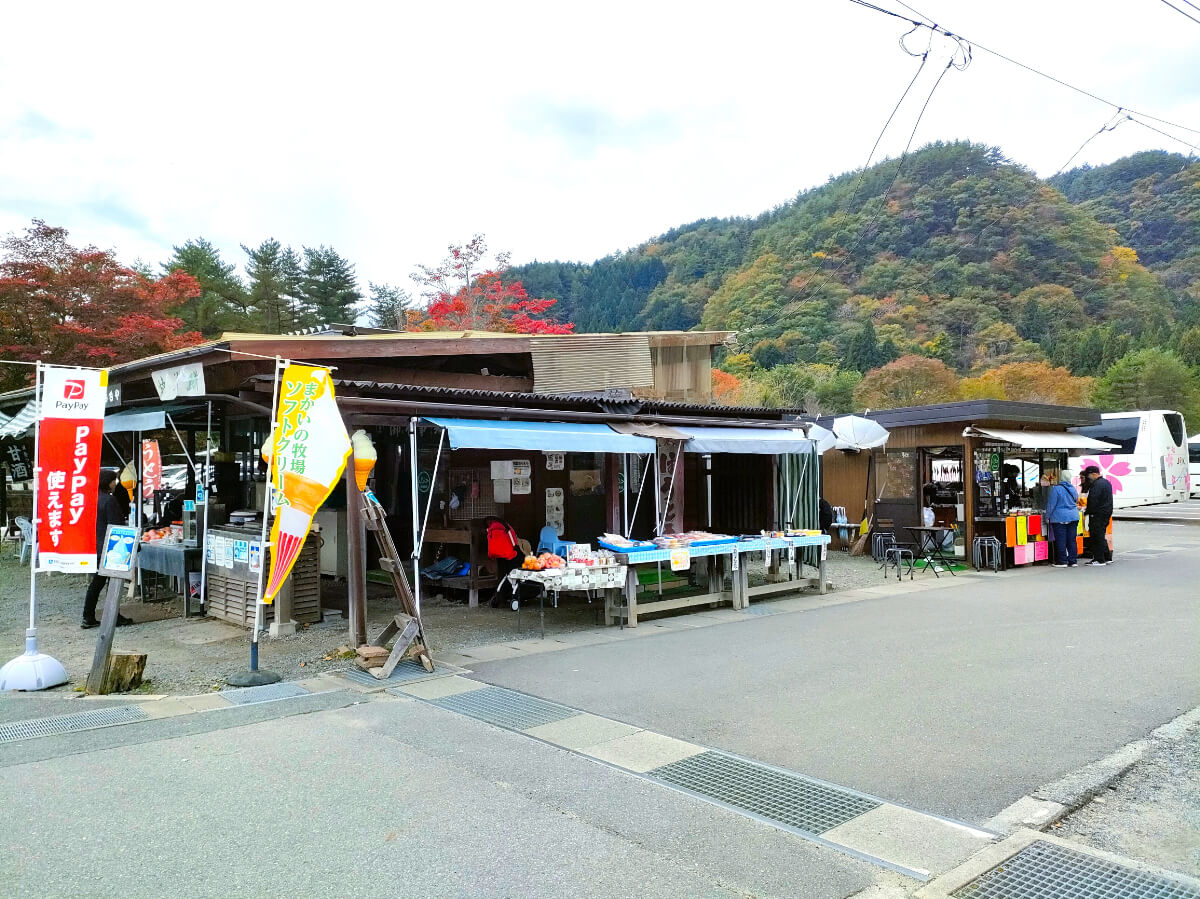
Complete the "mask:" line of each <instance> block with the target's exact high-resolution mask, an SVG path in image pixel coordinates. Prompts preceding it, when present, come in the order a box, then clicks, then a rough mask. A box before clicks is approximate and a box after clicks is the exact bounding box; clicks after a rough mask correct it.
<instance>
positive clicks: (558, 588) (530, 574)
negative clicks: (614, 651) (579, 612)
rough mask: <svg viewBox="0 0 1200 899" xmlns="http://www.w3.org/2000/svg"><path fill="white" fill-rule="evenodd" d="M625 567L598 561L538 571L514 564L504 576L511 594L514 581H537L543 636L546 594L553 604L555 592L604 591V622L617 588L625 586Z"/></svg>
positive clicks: (616, 603) (615, 601)
mask: <svg viewBox="0 0 1200 899" xmlns="http://www.w3.org/2000/svg"><path fill="white" fill-rule="evenodd" d="M627 576H628V568H627V567H626V566H625V565H602V566H596V567H583V568H581V567H575V566H570V567H567V568H547V569H544V570H542V571H527V570H525V569H523V568H514V569H513V570H512V571H510V572H509V573H508V580H509V582H510V583H511V584H512V587H513V596H514V597H515V596H517V589H516V588H517V585H518V584H523V583H524V584H541V585H542V588H543V590H542V594H541V597H540V600H539V602H540V606H539V612H540V615H541V625H542V638H543V639H544V638H545V636H546V594H547V593H550V594H552V595H553V597H554V606H555V608H557V607H558V594H559V593H576V592H582V593H590V592H591V591H593V590H603V591H604V619H605V623H606V624H607V623H608V620H609V618H610V617H612V614H613V613H612V610H613V609H614V608H617V607H619V605H620V603H619V600H620V597H621V591H622V590H624V589H625V579H626V577H627Z"/></svg>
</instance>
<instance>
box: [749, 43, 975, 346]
mask: <svg viewBox="0 0 1200 899" xmlns="http://www.w3.org/2000/svg"><path fill="white" fill-rule="evenodd" d="M951 39H952V40H954V41H955V42H956V43H957V44H958V47H957V48H956V49H955V51H954V53H953V54H951V56H950V59H949V61H948V62H947V63H946V65H945V67H944V68H943V69H942V71H941V74H939V75H938V77H937V80H936V81H935V82H934V83H933V87H932V88H930V90H929V94H928V95H927V96H926V97H925V102H924V103H923V104H922V106H921V111H920V112H919V113H918V114H917V120H916V121H915V122H913V127H912V131H910V132H909V134H908V142H907V143H906V144H905V145H904V151H903V152H902V153H901V154H900V159H899V160H898V162H897V164H896V171H895V173H894V174H893V175H892V180H891V182H890V183H889V184H888V186H887V189H886V190H884V192H883V195H882V196H881V197H880V198H879V208H878V209H877V210H876V211H875V215H874V217H873V218H872V219H871V221H870V222H869V223H868V224H867V226H866V227H865V228H863V229H862V230H861V231H859V233H858V238H857V239H856V240H855V241H854V243H853V244H852V245H851V247H850V249H849V250H847V251H846V252H845V254H844V255H843V258H842V261H841V263H840V264H839V265H838V266H837V268H835V269H834V270H833V271H832V272H828V273H825V272H819V273H818V276H819V278H820V280H819V281H818V280H816V278H814V280H813V281H810V282H809V284H808V285H806V287H805V290H804V292H803V294H801V295H800V296H799V297H797V298H796V299H794V300H792V301H791V302H790V303H789V304H788V306H796V305H799V304H800V303H804V302H805V301H807V300H808V299H810V298H811V297H812V296H813V294H815V293H816V292H817V291H818V290H819V289H821V288H823V287H825V285H827V284H828V283H829V282H830V280H832V278H833V277H834V276H836V275H838V274H840V273H841V271H842V270H843V269H844V268H845V267H846V265H847V263H848V262H850V261H851V260H852V259H853V258H854V253H855V251H857V250H858V248H859V246H861V245H862V242H863V241H864V240H866V239H867V236H868V235H869V234H870V233H872V231H873V230H874V228H875V226H876V225H877V224H879V220H880V218H882V217H883V213H884V211H885V210H886V209H887V201H888V196H889V195H890V194H891V192H892V188H894V187H895V186H896V182H897V181H899V180H900V174H901V173H902V172H903V170H904V163H905V162H906V161H907V160H908V153H909V150H910V149H911V148H912V144H913V139H914V138H915V137H916V135H917V128H918V127H919V126H920V124H921V120H922V119H923V118H924V117H925V111H926V110H927V109H929V103H930V101H931V100H932V99H933V95H934V94H935V93H937V89H938V86H939V85H941V83H942V79H943V78H945V77H946V73H947V72H949V71H950V70H951V69H959V70H960V71H961V70H962V69H965V68H966V67H967V66H968V65H970V64H971V52H970V47H969V46H966V45H964V42H963V41H962V40H960V39H958V38H955V37H953V36H952V37H951ZM901 47H902V48H903V49H904V50H905V52H907V53H909V54H910V55H916V54H913V53H912V51H910V50H908V48H907V47H904V44H903V39H901ZM928 55H929V51H928V50H927V51H926V52H925V53H924V54H923V55H922V59H921V67H922V68H923V67H924V65H925V60H926V58H927V57H928ZM960 56H961V58H960ZM920 71H921V70H920V69H918V70H917V74H918V75H919V74H920ZM915 81H916V76H913V81H911V82H909V85H908V88H905V94H907V93H908V90H909V89H910V88H911V87H912V85H913V83H914V82H915ZM900 99H901V102H903V100H904V97H903V96H901V98H900ZM899 107H900V104H899V103H897V104H896V108H897V109H899ZM892 115H893V116H894V115H895V110H893V111H892ZM888 122H889V123H890V122H891V117H890V116H889V118H888ZM884 128H885V130H886V128H887V126H886V125H885V126H884ZM882 136H883V135H882V132H881V133H880V137H881V138H882ZM875 145H876V146H878V145H879V139H876V141H875ZM871 152H872V154H874V149H872V151H871ZM865 174H866V172H865V170H864V172H863V173H861V174H860V176H859V179H860V181H861V179H862V176H863V175H865ZM856 187H857V185H856ZM782 312H783V310H778V311H776V312H775V314H774V315H771V316H768V317H766V318H765V319H764V320H763V321H761V322H759V326H760V327H761V326H763V325H767V324H773V323H774V322H776V321H778V319H779V316H780V315H781V314H782Z"/></svg>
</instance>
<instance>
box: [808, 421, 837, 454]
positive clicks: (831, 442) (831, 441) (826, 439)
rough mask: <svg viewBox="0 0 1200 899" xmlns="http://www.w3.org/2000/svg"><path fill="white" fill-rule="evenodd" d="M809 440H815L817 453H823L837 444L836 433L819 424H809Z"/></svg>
mask: <svg viewBox="0 0 1200 899" xmlns="http://www.w3.org/2000/svg"><path fill="white" fill-rule="evenodd" d="M807 437H808V439H809V440H815V441H816V442H817V453H818V454H821V455H823V454H824V453H826V452H828V451H829V450H831V449H833V448H834V447H835V446H836V445H837V434H835V433H833V431H831V430H829V429H828V428H823V427H821V426H820V425H811V426H810V427H809V429H808V434H807Z"/></svg>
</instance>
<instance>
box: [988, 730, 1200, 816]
mask: <svg viewBox="0 0 1200 899" xmlns="http://www.w3.org/2000/svg"><path fill="white" fill-rule="evenodd" d="M1197 726H1200V708H1195V709H1192V710H1191V711H1189V712H1184V713H1183V714H1182V715H1179V716H1178V717H1176V718H1173V719H1171V720H1170V721H1168V722H1167V723H1166V724H1163V725H1161V726H1159V727H1157V728H1155V729H1154V730H1153V731H1151V732H1150V734H1149V735H1148V736H1147V737H1145V738H1143V739H1141V740H1134V741H1133V742H1132V743H1126V744H1125V745H1124V746H1122V747H1121V748H1120V749H1118V750H1116V751H1115V752H1111V753H1109V754H1108V755H1106V756H1104V757H1103V758H1101V759H1097V760H1096V761H1094V762H1092V763H1090V764H1088V765H1084V766H1083V767H1082V768H1078V769H1076V770H1075V771H1072V772H1070V773H1069V774H1067V775H1065V776H1064V777H1060V778H1059V779H1058V780H1055V781H1051V782H1050V783H1046V784H1042V785H1041V786H1040V787H1038V788H1037V789H1036V790H1034V791H1033V792H1032V793H1031V794H1029V795H1027V796H1022V797H1021V798H1020V799H1018V800H1017V801H1016V802H1014V803H1013V804H1012V805H1010V806H1009V807H1008V808H1006V809H1004V810H1003V811H1001V812H1000V813H999V814H998V815H995V816H993V817H992V818H990V819H989V820H988V821H987V823H986V824H985V825H984V826H985V827H987V828H988V829H989V830H994V831H997V832H998V833H1013V832H1014V831H1016V830H1018V829H1020V828H1034V829H1036V830H1042V829H1044V828H1046V827H1049V826H1050V825H1051V824H1054V823H1055V822H1057V821H1060V820H1061V819H1063V818H1065V817H1066V816H1067V815H1069V814H1071V812H1074V811H1076V810H1078V809H1080V808H1082V807H1083V806H1085V805H1087V804H1088V803H1089V802H1091V800H1092V799H1094V798H1095V797H1096V796H1098V795H1099V794H1100V793H1102V792H1104V791H1105V790H1106V789H1108V787H1109V786H1110V785H1111V784H1113V783H1115V782H1116V781H1118V780H1120V779H1121V778H1122V777H1124V776H1125V774H1126V773H1128V771H1129V769H1130V768H1132V767H1133V766H1134V765H1136V764H1137V763H1138V762H1140V761H1141V760H1142V759H1144V758H1145V757H1146V755H1147V753H1149V752H1150V750H1151V749H1153V748H1154V746H1155V744H1156V743H1160V742H1177V741H1179V740H1182V739H1183V738H1184V737H1185V736H1186V735H1187V734H1188V732H1189V731H1191V730H1193V729H1194V728H1196V727H1197Z"/></svg>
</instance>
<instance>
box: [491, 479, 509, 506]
mask: <svg viewBox="0 0 1200 899" xmlns="http://www.w3.org/2000/svg"><path fill="white" fill-rule="evenodd" d="M492 499H493V500H494V501H495V502H498V503H507V502H511V501H512V480H511V479H510V478H496V479H494V480H493V481H492Z"/></svg>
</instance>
